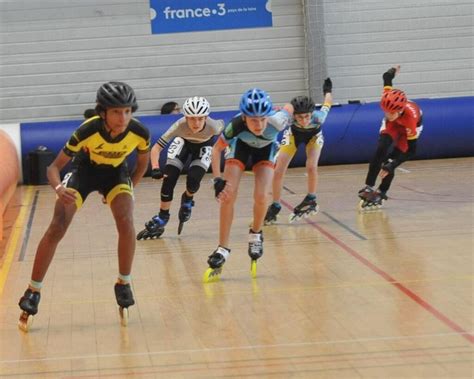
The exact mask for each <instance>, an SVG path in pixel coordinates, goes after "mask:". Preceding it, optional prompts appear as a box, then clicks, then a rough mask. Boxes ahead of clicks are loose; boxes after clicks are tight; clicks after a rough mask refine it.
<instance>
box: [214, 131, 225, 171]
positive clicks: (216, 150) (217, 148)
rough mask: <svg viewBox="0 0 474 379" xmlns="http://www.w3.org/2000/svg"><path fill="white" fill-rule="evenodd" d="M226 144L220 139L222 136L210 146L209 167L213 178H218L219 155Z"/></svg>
mask: <svg viewBox="0 0 474 379" xmlns="http://www.w3.org/2000/svg"><path fill="white" fill-rule="evenodd" d="M226 146H227V144H226V143H225V141H224V140H223V139H222V137H219V138H218V139H217V141H216V143H215V144H214V146H212V155H211V168H212V176H213V177H214V178H220V177H221V156H222V151H224V149H225V148H226Z"/></svg>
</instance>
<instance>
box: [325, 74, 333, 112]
mask: <svg viewBox="0 0 474 379" xmlns="http://www.w3.org/2000/svg"><path fill="white" fill-rule="evenodd" d="M323 95H324V103H323V107H327V108H331V106H332V81H331V78H326V79H325V80H324V83H323Z"/></svg>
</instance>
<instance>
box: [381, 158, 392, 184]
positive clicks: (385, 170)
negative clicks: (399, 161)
mask: <svg viewBox="0 0 474 379" xmlns="http://www.w3.org/2000/svg"><path fill="white" fill-rule="evenodd" d="M395 167H396V162H395V161H394V160H392V159H389V160H388V161H387V162H385V163H384V164H383V165H382V168H381V170H380V173H379V176H380V177H381V178H382V179H383V178H385V177H386V176H387V175H390V174H393V172H394V171H395Z"/></svg>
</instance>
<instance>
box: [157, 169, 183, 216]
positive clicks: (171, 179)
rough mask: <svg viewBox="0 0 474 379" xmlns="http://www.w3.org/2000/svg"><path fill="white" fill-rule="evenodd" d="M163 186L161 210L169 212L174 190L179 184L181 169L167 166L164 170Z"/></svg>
mask: <svg viewBox="0 0 474 379" xmlns="http://www.w3.org/2000/svg"><path fill="white" fill-rule="evenodd" d="M163 173H164V177H163V184H162V185H161V204H160V209H162V210H168V211H169V209H170V208H171V202H172V200H173V196H174V188H175V187H176V183H177V182H178V178H179V174H180V173H181V169H180V168H178V167H176V166H174V165H171V164H167V165H166V166H165V168H164V171H163Z"/></svg>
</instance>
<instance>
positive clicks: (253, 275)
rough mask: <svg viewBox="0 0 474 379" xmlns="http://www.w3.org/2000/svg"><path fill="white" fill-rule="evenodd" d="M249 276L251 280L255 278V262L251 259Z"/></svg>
mask: <svg viewBox="0 0 474 379" xmlns="http://www.w3.org/2000/svg"><path fill="white" fill-rule="evenodd" d="M250 275H252V278H253V279H255V278H256V277H257V260H256V259H252V261H251V262H250Z"/></svg>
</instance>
